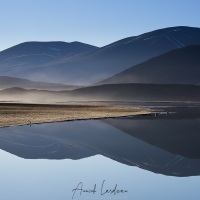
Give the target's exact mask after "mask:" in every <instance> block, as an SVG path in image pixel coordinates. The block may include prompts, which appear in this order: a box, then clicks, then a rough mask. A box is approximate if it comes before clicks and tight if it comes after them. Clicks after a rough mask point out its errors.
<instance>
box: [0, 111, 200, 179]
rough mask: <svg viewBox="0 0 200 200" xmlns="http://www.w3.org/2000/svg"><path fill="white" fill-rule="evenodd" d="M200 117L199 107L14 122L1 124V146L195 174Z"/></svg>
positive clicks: (31, 155)
mask: <svg viewBox="0 0 200 200" xmlns="http://www.w3.org/2000/svg"><path fill="white" fill-rule="evenodd" d="M166 109H168V111H169V112H171V111H174V110H170V109H171V108H166ZM176 111H177V110H176ZM185 113H186V114H185ZM199 119H200V117H199V116H198V112H197V109H193V108H190V109H180V110H178V113H175V114H170V115H169V116H165V115H161V116H158V117H156V118H154V117H152V116H146V117H137V118H124V119H105V120H90V121H75V122H63V123H49V124H41V125H32V126H31V127H29V126H21V127H8V128H3V129H1V130H0V148H1V149H2V150H5V151H7V152H9V153H12V154H14V155H17V156H19V157H22V158H28V159H73V160H76V159H81V158H86V157H90V156H93V155H97V154H101V155H103V156H105V157H108V158H111V159H113V160H116V161H118V162H120V163H123V164H126V165H130V166H137V167H140V168H142V169H145V170H148V171H152V172H155V173H161V174H164V175H170V176H192V175H193V176H194V175H200V134H199V133H200V123H199Z"/></svg>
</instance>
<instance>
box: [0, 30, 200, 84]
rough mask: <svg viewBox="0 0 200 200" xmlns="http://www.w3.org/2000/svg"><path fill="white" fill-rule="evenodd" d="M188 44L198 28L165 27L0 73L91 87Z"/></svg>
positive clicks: (199, 40)
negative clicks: (85, 50) (71, 54)
mask: <svg viewBox="0 0 200 200" xmlns="http://www.w3.org/2000/svg"><path fill="white" fill-rule="evenodd" d="M192 44H195V45H197V44H199V45H200V29H199V28H192V27H172V28H165V29H160V30H156V31H152V32H149V33H145V34H142V35H139V36H137V37H129V38H125V39H123V40H120V41H117V42H115V43H112V44H110V45H107V46H104V47H102V48H100V49H95V50H94V51H93V52H90V53H87V54H81V55H78V56H77V55H76V56H71V57H62V58H60V59H58V60H54V61H53V62H49V63H44V64H38V65H37V67H30V66H26V68H23V67H21V63H15V64H16V65H17V71H16V70H14V69H13V70H10V71H9V72H8V71H5V70H4V71H3V70H2V69H5V66H4V68H2V65H0V73H1V74H2V73H4V75H9V76H14V77H22V78H28V79H31V80H37V81H41V80H42V81H47V82H51V81H53V82H59V83H67V84H78V85H80V84H84V85H88V84H92V83H96V82H99V81H102V80H104V79H106V78H108V77H110V76H113V75H114V74H117V73H119V72H121V71H123V70H126V69H128V68H130V67H132V66H134V65H136V64H139V63H142V62H144V61H147V60H149V59H151V58H153V57H156V56H158V55H161V54H163V53H166V52H169V51H171V50H174V49H177V48H182V47H185V46H188V45H192Z"/></svg>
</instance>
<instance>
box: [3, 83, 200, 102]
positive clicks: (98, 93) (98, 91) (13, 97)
mask: <svg viewBox="0 0 200 200" xmlns="http://www.w3.org/2000/svg"><path fill="white" fill-rule="evenodd" d="M0 101H21V102H37V103H40V102H43V103H45V102H46V103H47V102H51V103H56V102H65V103H69V102H71V101H72V102H76V101H77V102H78V101H126V102H163V101H164V102H165V101H168V102H181V101H182V102H186V101H187V102H200V86H194V85H173V84H160V85H159V84H134V83H132V84H131V83H130V84H112V85H100V86H92V87H85V88H79V89H75V90H71V91H47V90H25V89H22V88H16V87H15V88H8V89H4V90H2V91H0Z"/></svg>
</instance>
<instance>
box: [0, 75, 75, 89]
mask: <svg viewBox="0 0 200 200" xmlns="http://www.w3.org/2000/svg"><path fill="white" fill-rule="evenodd" d="M13 87H19V88H24V89H38V90H52V91H54V90H55V91H56V90H72V89H75V88H78V86H73V85H64V84H58V83H46V82H35V81H30V80H27V79H20V78H14V77H8V76H0V90H3V89H7V88H13Z"/></svg>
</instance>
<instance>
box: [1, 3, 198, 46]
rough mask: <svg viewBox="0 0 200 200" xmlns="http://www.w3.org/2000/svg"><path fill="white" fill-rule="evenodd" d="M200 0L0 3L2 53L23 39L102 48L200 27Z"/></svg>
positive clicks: (23, 40)
mask: <svg viewBox="0 0 200 200" xmlns="http://www.w3.org/2000/svg"><path fill="white" fill-rule="evenodd" d="M199 19H200V0H151V1H150V0H0V31H1V32H0V33H1V34H0V36H1V37H0V50H2V49H5V48H8V47H10V46H13V45H15V44H18V43H21V42H25V41H66V42H71V41H81V42H85V43H89V44H94V45H97V46H103V45H106V44H108V43H111V42H113V41H116V40H118V39H122V38H125V37H128V36H134V35H138V34H141V33H144V32H147V31H151V30H154V29H158V28H164V27H169V26H177V25H184V26H195V27H200V20H199Z"/></svg>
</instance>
